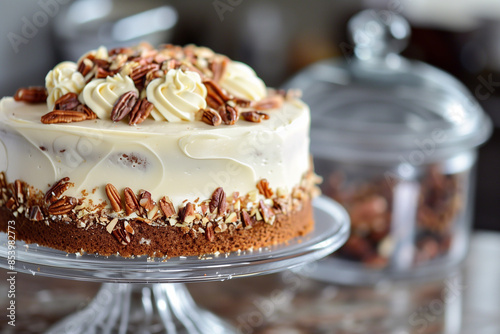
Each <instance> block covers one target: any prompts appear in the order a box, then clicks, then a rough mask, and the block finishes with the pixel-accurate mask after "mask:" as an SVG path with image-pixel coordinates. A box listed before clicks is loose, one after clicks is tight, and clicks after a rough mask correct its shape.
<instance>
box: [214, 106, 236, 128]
mask: <svg viewBox="0 0 500 334" xmlns="http://www.w3.org/2000/svg"><path fill="white" fill-rule="evenodd" d="M217 111H218V112H219V115H220V117H221V119H222V121H223V122H224V124H226V125H233V124H235V123H236V121H237V120H238V117H239V115H238V111H237V110H236V108H234V107H231V106H229V105H226V106H222V107H220V108H219V109H218V110H217Z"/></svg>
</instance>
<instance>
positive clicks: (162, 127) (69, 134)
mask: <svg viewBox="0 0 500 334" xmlns="http://www.w3.org/2000/svg"><path fill="white" fill-rule="evenodd" d="M95 89H97V88H95ZM103 89H104V90H108V89H110V88H109V87H104V88H103ZM127 89H128V88H127ZM129 90H130V89H129ZM95 94H98V93H95ZM100 94H101V95H103V94H104V93H102V92H101V93H100ZM117 95H119V94H117ZM89 101H90V100H89ZM109 101H110V100H108V99H106V103H109V105H110V104H111V102H109ZM86 103H88V101H87V100H86ZM103 105H104V104H103ZM109 105H108V106H109ZM100 106H101V104H100ZM105 108H109V107H103V109H105ZM46 112H47V109H46V106H45V105H43V104H41V105H27V104H24V103H22V102H15V101H14V100H13V99H12V98H4V99H2V100H1V101H0V159H1V160H0V170H2V171H5V172H6V176H7V179H8V180H16V179H21V180H23V181H25V182H27V183H28V184H30V185H32V186H34V187H36V188H38V189H39V190H41V191H43V192H45V191H47V190H48V189H49V185H52V184H54V183H55V182H56V181H58V180H60V179H62V178H63V177H66V176H68V177H70V179H71V182H73V183H74V184H75V187H73V188H70V189H69V190H68V191H67V193H66V194H67V195H69V196H74V197H77V198H81V197H82V191H84V192H86V193H88V194H89V195H88V198H89V199H92V200H93V201H94V203H99V202H101V201H107V197H106V194H105V191H104V186H105V185H106V184H107V183H111V184H113V185H115V186H116V187H117V188H118V189H119V190H120V191H123V189H124V188H125V187H130V188H131V189H132V190H134V191H136V192H138V191H139V190H140V189H145V190H147V191H149V192H151V194H152V196H153V199H154V200H156V201H158V200H159V199H160V198H161V197H162V196H165V195H166V196H169V197H170V199H171V200H172V202H173V203H174V205H175V206H176V207H178V206H179V205H181V204H182V202H183V201H185V200H190V201H193V200H195V199H196V198H200V199H201V200H203V199H208V198H210V196H211V194H212V192H213V191H214V189H215V188H217V187H219V186H221V187H223V188H224V190H225V191H226V193H228V194H231V193H232V192H239V193H240V194H245V193H248V192H250V191H254V190H255V189H256V184H257V182H258V181H259V180H261V179H263V178H266V179H267V180H268V181H269V184H270V186H271V187H272V188H274V189H276V188H282V189H288V190H291V189H292V188H293V187H295V186H297V185H298V184H299V183H300V180H301V178H302V176H303V175H304V174H305V173H306V172H307V171H308V170H309V168H310V165H309V109H308V107H307V106H306V105H305V104H303V103H302V102H300V101H299V100H288V101H286V102H285V103H284V104H283V106H282V108H280V109H277V110H269V111H267V113H268V114H269V115H270V119H269V120H266V121H264V122H261V123H251V122H242V121H240V122H237V123H236V124H235V125H232V126H224V125H222V126H218V127H213V126H210V125H208V124H205V123H203V122H200V121H193V122H172V123H169V122H156V121H154V120H152V119H148V120H146V121H145V122H144V123H142V124H139V125H137V126H135V127H130V126H128V125H127V124H125V123H121V122H118V123H113V122H111V121H110V120H109V119H97V120H88V121H83V122H78V123H70V124H42V123H41V122H40V116H41V115H43V114H45V113H46ZM106 112H107V110H106ZM94 189H97V190H96V191H95V192H94V193H93V192H92V191H93V190H94Z"/></svg>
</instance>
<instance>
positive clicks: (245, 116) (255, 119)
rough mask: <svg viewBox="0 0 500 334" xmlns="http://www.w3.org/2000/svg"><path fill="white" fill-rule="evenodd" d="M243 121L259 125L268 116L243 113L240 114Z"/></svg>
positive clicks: (258, 113)
mask: <svg viewBox="0 0 500 334" xmlns="http://www.w3.org/2000/svg"><path fill="white" fill-rule="evenodd" d="M241 116H243V119H244V120H245V121H248V122H253V123H260V122H261V121H262V120H263V119H269V115H268V114H266V113H263V112H260V111H244V112H242V113H241Z"/></svg>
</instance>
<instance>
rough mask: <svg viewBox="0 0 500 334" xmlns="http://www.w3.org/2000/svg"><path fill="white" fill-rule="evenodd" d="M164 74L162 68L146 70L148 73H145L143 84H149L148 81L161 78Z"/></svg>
mask: <svg viewBox="0 0 500 334" xmlns="http://www.w3.org/2000/svg"><path fill="white" fill-rule="evenodd" d="M164 74H165V72H163V71H162V70H156V71H150V72H148V74H146V79H144V86H147V85H149V83H150V82H151V81H153V80H154V79H158V78H161V77H162V76H163V75H164Z"/></svg>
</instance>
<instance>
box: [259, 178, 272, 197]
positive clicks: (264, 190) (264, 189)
mask: <svg viewBox="0 0 500 334" xmlns="http://www.w3.org/2000/svg"><path fill="white" fill-rule="evenodd" d="M257 189H259V193H260V194H261V195H264V196H265V197H266V198H271V197H272V196H273V194H274V193H273V190H272V189H271V188H270V187H269V182H268V181H267V179H262V180H260V181H259V182H258V183H257Z"/></svg>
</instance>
